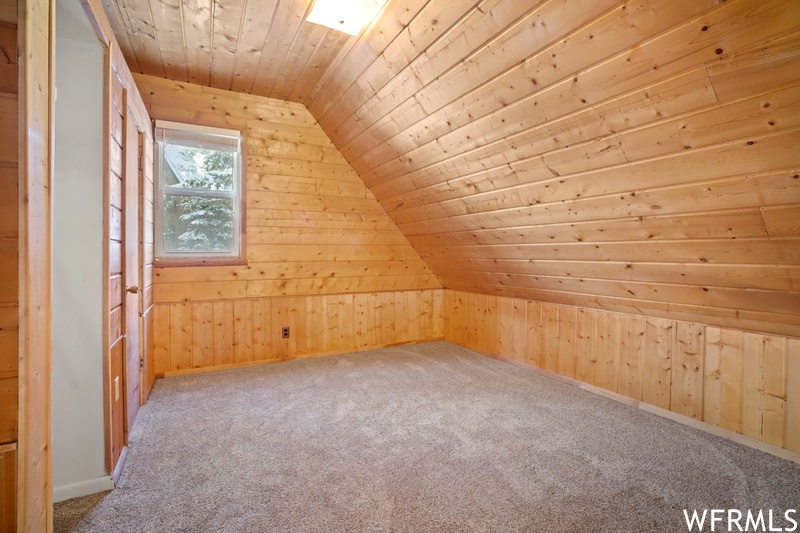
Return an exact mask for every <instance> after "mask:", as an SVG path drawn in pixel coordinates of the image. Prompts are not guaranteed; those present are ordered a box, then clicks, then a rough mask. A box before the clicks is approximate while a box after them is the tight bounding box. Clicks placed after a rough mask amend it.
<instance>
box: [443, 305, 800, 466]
mask: <svg viewBox="0 0 800 533" xmlns="http://www.w3.org/2000/svg"><path fill="white" fill-rule="evenodd" d="M490 299H496V301H497V308H498V309H499V312H498V313H495V314H493V313H486V312H485V311H486V309H487V308H488V307H489V306H488V305H487V304H486V303H485V302H488V301H489V300H490ZM444 302H445V305H446V310H445V313H446V326H447V327H446V330H445V339H446V340H448V341H450V342H453V343H456V344H460V345H462V346H466V347H468V348H472V349H475V350H478V351H481V352H483V353H485V354H487V355H495V354H496V355H499V356H500V357H503V358H506V359H514V360H517V361H522V362H525V363H527V364H530V365H532V366H537V367H540V368H544V369H545V370H550V371H551V372H553V373H557V374H560V375H563V376H566V377H570V378H575V379H577V380H579V381H582V382H584V383H588V384H590V385H596V386H598V387H602V388H604V389H607V390H611V391H615V392H617V393H618V394H620V395H623V396H627V397H628V398H632V399H634V400H641V401H643V402H645V403H648V404H651V405H654V406H656V407H660V408H662V409H666V410H671V411H673V412H675V413H679V414H682V415H685V416H689V417H692V418H695V419H698V420H702V421H704V422H707V423H709V424H713V425H715V426H718V427H721V428H723V429H727V430H729V431H733V432H737V433H741V434H744V435H747V436H749V437H753V438H755V439H758V440H761V441H764V442H767V443H770V444H774V445H776V446H783V447H785V448H787V449H789V450H792V451H797V450H798V449H800V409H798V406H800V392H798V391H800V341H798V340H797V339H792V338H785V337H778V336H774V335H760V334H755V333H746V332H743V331H740V330H734V329H730V328H719V327H714V326H708V325H705V324H697V323H691V322H683V321H677V320H669V319H663V318H650V317H643V316H637V315H628V314H620V313H613V312H607V311H598V310H595V309H587V308H578V307H574V306H565V305H557V304H550V303H541V302H537V301H533V300H523V299H519V298H511V297H503V296H501V297H496V296H488V297H487V296H482V295H479V294H474V293H469V292H462V291H455V290H446V291H445V294H444ZM492 321H493V322H494V324H492V323H491V322H492ZM492 328H498V331H499V332H500V337H499V338H498V339H496V341H495V343H494V344H491V343H484V344H483V345H481V344H480V341H479V337H478V336H472V337H471V336H470V335H469V334H468V333H467V332H473V331H474V332H476V334H475V335H477V334H478V332H486V331H489V330H491V329H492ZM481 334H483V333H481ZM548 367H549V368H548Z"/></svg>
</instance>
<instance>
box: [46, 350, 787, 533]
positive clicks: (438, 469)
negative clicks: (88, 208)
mask: <svg viewBox="0 0 800 533" xmlns="http://www.w3.org/2000/svg"><path fill="white" fill-rule="evenodd" d="M799 504H800V465H797V464H795V463H791V462H788V461H784V460H782V459H778V458H776V457H773V456H771V455H768V454H765V453H763V452H759V451H756V450H753V449H750V448H747V447H744V446H741V445H739V444H736V443H733V442H730V441H727V440H724V439H721V438H718V437H714V436H712V435H709V434H706V433H703V432H701V431H697V430H694V429H691V428H688V427H686V426H683V425H680V424H677V423H674V422H671V421H669V420H666V419H663V418H660V417H657V416H655V415H652V414H649V413H645V412H642V411H640V410H636V409H633V408H631V407H629V406H626V405H624V404H621V403H618V402H615V401H612V400H609V399H606V398H603V397H601V396H597V395H594V394H591V393H589V392H586V391H582V390H580V389H578V388H575V387H571V386H569V385H566V384H564V383H560V382H557V381H554V380H551V379H548V378H545V377H542V376H540V375H537V374H534V373H532V372H530V371H527V370H526V369H524V368H518V367H516V366H514V365H510V364H507V363H504V362H501V361H497V360H494V359H491V358H488V357H484V356H482V355H479V354H477V353H475V352H471V351H469V350H466V349H463V348H460V347H458V346H455V345H453V344H450V343H446V342H434V343H427V344H419V345H413V346H402V347H396V348H388V349H382V350H376V351H371V352H363V353H358V354H348V355H340V356H333V357H325V358H319V359H308V360H302V361H292V362H286V363H280V364H274V365H268V366H261V367H253V368H247V369H239V370H229V371H221V372H213V373H207V374H199V375H193V376H185V377H180V378H170V379H165V380H159V381H158V382H157V383H156V386H155V389H154V391H153V393H152V396H151V398H150V401H149V403H148V404H147V405H146V406H144V407H143V408H142V409H141V410H140V411H139V416H138V419H137V421H136V424H135V426H134V429H133V432H132V433H131V435H130V452H129V454H128V459H127V463H126V465H125V469H124V471H123V474H122V477H121V479H120V482H119V485H118V487H117V489H116V490H114V491H112V492H110V493H108V494H107V495H105V496H104V497H103V496H100V497H96V496H95V497H88V498H84V499H77V500H71V501H68V502H64V503H61V504H58V505H57V506H56V509H55V525H56V531H75V532H109V531H114V532H160V533H161V532H179V531H180V532H226V531H230V532H264V531H315V532H316V531H319V532H323V531H324V532H329V531H459V532H460V531H503V532H506V531H508V532H513V531H537V532H550V531H552V532H568V531H631V532H642V531H669V532H675V531H688V528H687V526H686V524H685V521H684V515H683V510H684V509H688V510H690V511H691V510H694V509H698V510H703V509H711V508H718V509H728V508H735V509H740V510H747V509H752V510H754V511H758V510H764V512H766V511H767V510H769V509H772V510H773V511H774V514H775V517H776V520H775V521H774V522H773V523H774V525H775V527H778V525H780V524H783V521H782V517H783V512H784V511H785V510H786V509H796V508H798V506H799ZM788 524H789V525H791V524H790V523H788ZM695 530H696V529H695ZM705 530H707V531H708V530H710V528H708V527H706V529H705ZM717 530H718V531H719V525H717Z"/></svg>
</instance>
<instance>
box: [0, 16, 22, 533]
mask: <svg viewBox="0 0 800 533" xmlns="http://www.w3.org/2000/svg"><path fill="white" fill-rule="evenodd" d="M15 7H16V6H15ZM12 21H13V23H12V22H11V21H9V22H0V52H2V53H0V80H2V81H0V145H2V148H0V502H3V503H2V504H0V531H14V530H15V529H16V501H17V498H16V490H17V484H16V471H17V461H16V449H17V420H18V403H17V402H18V400H17V397H18V395H19V362H18V357H19V327H18V326H19V219H18V217H19V210H18V207H17V199H18V195H17V180H18V171H19V167H18V160H19V154H18V147H19V142H18V136H19V129H18V126H17V125H18V115H19V109H18V99H17V25H16V13H15V16H14V18H13V19H12Z"/></svg>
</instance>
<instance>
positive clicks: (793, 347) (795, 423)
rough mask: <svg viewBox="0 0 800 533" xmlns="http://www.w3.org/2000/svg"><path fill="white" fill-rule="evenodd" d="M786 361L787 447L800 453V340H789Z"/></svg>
mask: <svg viewBox="0 0 800 533" xmlns="http://www.w3.org/2000/svg"><path fill="white" fill-rule="evenodd" d="M786 359H787V365H786V368H787V377H786V447H787V448H788V449H790V450H792V451H793V452H800V339H787V341H786Z"/></svg>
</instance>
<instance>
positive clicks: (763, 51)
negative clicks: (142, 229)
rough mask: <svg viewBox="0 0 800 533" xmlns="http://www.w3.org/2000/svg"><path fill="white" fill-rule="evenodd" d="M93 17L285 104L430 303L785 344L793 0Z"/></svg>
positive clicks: (795, 131) (599, 1) (471, 0)
mask: <svg viewBox="0 0 800 533" xmlns="http://www.w3.org/2000/svg"><path fill="white" fill-rule="evenodd" d="M309 3H310V2H307V1H298V0H295V1H289V2H287V1H280V2H276V1H270V2H257V1H254V0H248V1H245V0H237V1H231V0H213V1H212V0H205V1H193V2H189V1H184V2H181V1H179V0H172V1H170V2H156V1H152V0H151V1H149V2H148V1H147V0H114V1H112V0H107V6H106V7H107V10H108V13H109V16H110V18H111V19H112V23H113V24H114V25H115V31H117V32H118V36H119V37H120V42H121V43H122V44H121V46H122V47H123V49H124V51H125V55H126V57H128V59H129V61H130V63H131V68H132V69H133V70H139V71H141V72H145V73H148V74H155V75H159V76H166V77H168V78H172V79H175V80H189V81H194V82H196V83H200V84H206V85H212V86H215V87H221V88H225V89H228V88H230V89H233V90H236V91H243V92H251V93H254V94H260V95H269V96H274V97H277V98H285V99H290V100H295V101H299V102H303V103H304V104H305V105H306V106H307V107H308V109H309V110H310V111H311V113H312V114H313V116H314V118H315V119H316V120H317V121H318V122H319V124H320V125H321V126H322V128H323V129H324V130H325V132H326V133H327V134H328V136H329V137H330V138H331V140H332V141H333V143H334V144H335V146H336V147H337V148H339V150H340V152H341V153H342V155H344V157H345V158H346V159H347V161H348V162H350V164H351V165H352V166H353V168H354V169H355V170H356V171H357V172H358V174H359V175H360V176H361V178H362V179H363V180H364V182H365V184H366V185H367V186H368V187H369V188H370V190H371V191H372V192H373V194H374V195H375V197H376V198H377V199H378V200H379V201H380V202H381V204H382V205H383V207H384V208H385V209H386V211H387V212H388V213H389V214H390V215H391V217H392V218H393V219H394V220H395V222H396V223H397V224H398V226H399V228H400V229H401V230H402V231H403V233H405V235H406V236H407V237H408V238H409V240H410V242H411V243H412V244H413V245H414V247H415V248H416V249H417V251H418V252H419V253H420V255H421V256H422V258H423V259H424V260H425V261H426V262H427V263H428V264H429V266H430V267H431V268H432V269H433V271H434V272H435V273H436V275H437V276H438V277H439V279H440V281H441V282H442V283H443V284H444V286H445V287H448V288H454V289H462V290H471V291H475V292H485V293H492V294H505V295H513V296H518V297H525V298H530V299H538V300H544V301H551V302H559V303H565V304H573V305H580V306H588V307H597V308H605V309H612V310H618V311H628V312H635V313H642V314H647V315H655V316H670V317H671V318H679V319H680V318H685V319H688V320H700V321H705V322H708V323H720V324H730V325H734V324H735V325H736V326H737V327H742V328H745V329H757V330H762V331H780V332H785V333H790V334H795V335H798V334H800V222H798V221H800V179H798V175H800V150H798V146H800V69H798V68H797V65H798V60H800V4H799V3H798V2H797V1H796V0H727V1H726V0H692V1H679V2H676V1H674V0H630V1H628V2H621V1H619V0H542V1H533V0H529V1H521V0H481V1H477V2H476V1H475V0H389V2H388V4H387V5H386V7H385V8H384V10H383V12H382V14H381V15H380V16H379V18H378V19H377V20H376V21H375V22H374V23H373V24H372V25H371V26H370V27H369V28H368V29H367V30H366V31H364V32H363V33H362V34H361V35H360V36H358V37H353V38H345V36H342V35H337V34H336V33H335V32H331V31H328V30H326V29H324V28H321V27H317V26H314V25H311V24H307V23H304V22H303V18H304V16H305V13H306V12H307V11H308V9H309Z"/></svg>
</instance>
